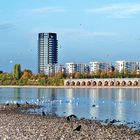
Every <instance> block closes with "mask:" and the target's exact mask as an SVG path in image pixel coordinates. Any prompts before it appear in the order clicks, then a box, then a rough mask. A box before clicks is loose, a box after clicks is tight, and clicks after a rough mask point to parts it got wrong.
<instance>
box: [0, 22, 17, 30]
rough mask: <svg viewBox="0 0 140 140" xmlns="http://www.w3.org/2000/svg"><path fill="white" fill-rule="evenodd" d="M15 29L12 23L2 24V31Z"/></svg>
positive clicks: (0, 27)
mask: <svg viewBox="0 0 140 140" xmlns="http://www.w3.org/2000/svg"><path fill="white" fill-rule="evenodd" d="M14 27H15V25H14V24H12V23H3V24H0V30H7V29H13V28H14Z"/></svg>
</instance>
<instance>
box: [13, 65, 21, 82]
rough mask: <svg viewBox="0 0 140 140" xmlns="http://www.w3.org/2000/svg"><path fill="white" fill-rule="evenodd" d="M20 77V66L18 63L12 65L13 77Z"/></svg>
mask: <svg viewBox="0 0 140 140" xmlns="http://www.w3.org/2000/svg"><path fill="white" fill-rule="evenodd" d="M20 77H21V67H20V64H15V66H14V78H15V79H17V80H19V79H20Z"/></svg>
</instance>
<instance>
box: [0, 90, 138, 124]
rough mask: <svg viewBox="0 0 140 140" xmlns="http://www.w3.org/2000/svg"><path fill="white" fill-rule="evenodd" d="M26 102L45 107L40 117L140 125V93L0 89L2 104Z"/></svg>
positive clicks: (127, 91) (129, 91)
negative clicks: (138, 123) (56, 116)
mask: <svg viewBox="0 0 140 140" xmlns="http://www.w3.org/2000/svg"><path fill="white" fill-rule="evenodd" d="M26 101H27V102H29V103H31V104H34V103H36V104H39V105H43V107H42V108H41V109H40V110H37V112H39V113H41V112H42V110H44V111H46V112H49V113H50V114H57V115H59V116H68V115H70V114H75V115H77V116H78V117H79V118H82V117H85V118H87V119H95V118H96V119H97V120H105V119H116V120H120V121H121V122H124V121H127V122H140V89H38V88H0V103H8V102H10V103H16V102H19V103H25V102H26ZM93 104H94V105H96V106H95V107H92V105H93Z"/></svg>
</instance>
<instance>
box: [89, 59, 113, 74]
mask: <svg viewBox="0 0 140 140" xmlns="http://www.w3.org/2000/svg"><path fill="white" fill-rule="evenodd" d="M109 68H111V64H109V63H106V62H99V61H97V62H90V72H95V73H96V72H97V71H108V70H109Z"/></svg>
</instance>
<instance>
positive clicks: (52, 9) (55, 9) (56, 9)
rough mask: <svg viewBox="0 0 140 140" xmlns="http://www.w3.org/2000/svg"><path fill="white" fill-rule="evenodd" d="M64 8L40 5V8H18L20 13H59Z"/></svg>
mask: <svg viewBox="0 0 140 140" xmlns="http://www.w3.org/2000/svg"><path fill="white" fill-rule="evenodd" d="M64 11H65V10H64V9H63V8H59V7H42V8H35V9H24V10H20V11H19V12H20V13H26V14H31V15H34V14H35V15H36V14H38V15H40V14H48V13H61V12H64Z"/></svg>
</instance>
